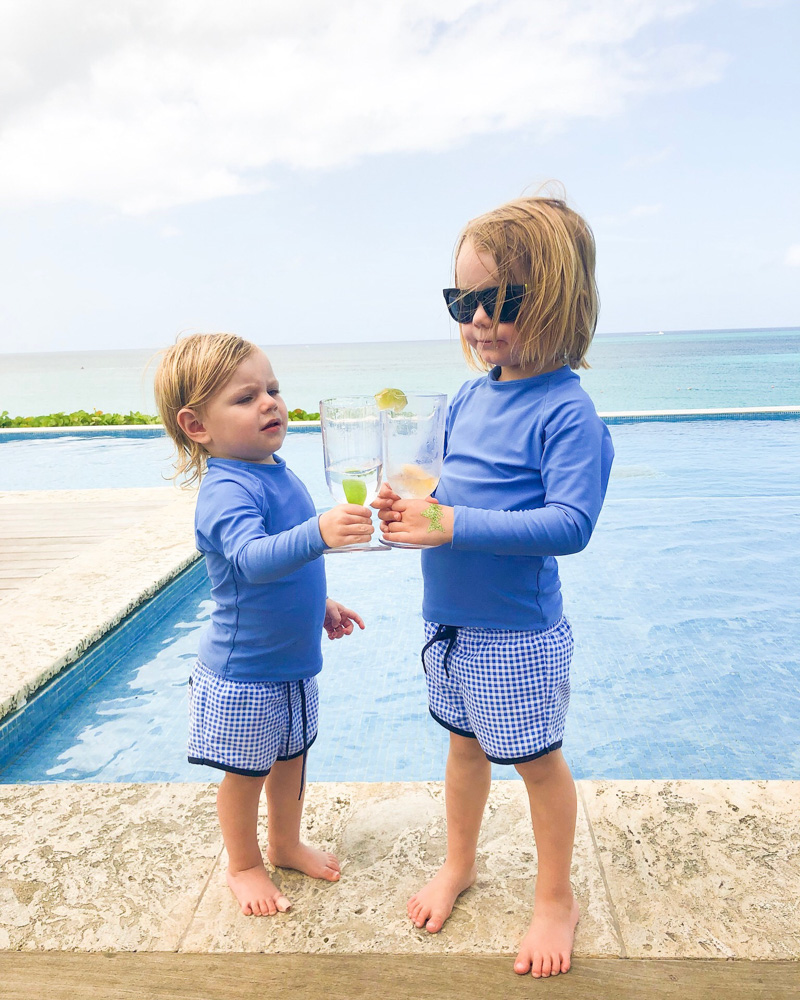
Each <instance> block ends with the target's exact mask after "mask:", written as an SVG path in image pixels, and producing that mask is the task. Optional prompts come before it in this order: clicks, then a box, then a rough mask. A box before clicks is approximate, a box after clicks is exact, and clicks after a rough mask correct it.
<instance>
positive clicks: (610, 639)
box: [0, 420, 800, 782]
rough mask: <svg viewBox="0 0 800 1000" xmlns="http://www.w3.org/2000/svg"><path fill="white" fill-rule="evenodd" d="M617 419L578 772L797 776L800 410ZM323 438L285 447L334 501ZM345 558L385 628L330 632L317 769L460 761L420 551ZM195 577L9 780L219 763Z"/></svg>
mask: <svg viewBox="0 0 800 1000" xmlns="http://www.w3.org/2000/svg"><path fill="white" fill-rule="evenodd" d="M612 434H613V438H614V444H615V447H616V452H617V458H616V462H615V466H614V472H613V474H612V479H611V483H610V485H609V492H608V497H607V500H606V505H605V508H604V510H603V513H602V515H601V518H600V522H599V524H598V527H597V530H596V531H595V534H594V537H593V539H592V541H591V543H590V545H589V547H588V549H586V550H585V551H584V552H582V553H579V554H578V555H575V556H570V557H565V558H563V559H561V560H559V564H560V569H561V577H562V581H563V589H564V597H565V610H566V613H567V614H568V616H569V618H570V620H571V622H572V625H573V629H574V632H575V637H576V649H575V658H574V661H573V668H572V685H573V693H572V702H571V706H570V712H569V716H568V719H567V730H566V734H565V740H564V753H565V756H566V757H567V759H568V761H569V763H570V765H571V767H572V769H573V773H574V774H575V776H576V777H579V778H616V779H619V778H722V779H732V778H761V779H768V778H797V777H798V776H800V745H799V742H798V738H797V731H798V728H797V719H798V718H800V693H799V691H798V688H799V685H798V676H799V675H800V610H798V601H797V596H796V595H797V594H798V593H800V420H758V421H757V420H752V421H751V420H735V421H734V420H731V421H727V420H719V421H711V422H702V423H638V424H627V425H622V426H615V427H612ZM83 443H84V444H87V442H83ZM151 444H152V442H151ZM162 444H163V442H162ZM4 447H8V446H7V445H6V446H4ZM320 452H321V448H320V440H319V435H316V434H302V435H292V436H290V438H289V439H287V445H286V447H285V451H284V454H285V457H286V458H287V461H288V462H289V464H290V465H291V466H292V467H293V468H295V469H297V471H299V472H300V474H301V475H302V476H303V477H304V478H305V479H306V480H307V481H308V482H309V485H310V487H311V490H312V494H313V495H314V498H315V500H316V501H317V503H319V504H327V503H329V502H330V500H329V498H328V497H327V494H326V492H325V488H324V481H323V479H322V474H321V468H322V461H321V454H320ZM326 568H327V572H328V578H329V593H330V594H331V596H333V597H335V598H337V599H339V600H341V601H342V602H344V603H345V604H348V605H350V606H351V607H353V608H355V609H356V610H357V611H359V612H360V613H361V614H362V615H363V616H364V618H365V620H366V622H367V625H368V629H367V631H365V632H364V633H360V634H356V635H354V636H351V637H347V638H344V639H342V640H339V641H336V642H332V643H331V642H328V641H327V640H324V647H323V648H324V652H325V654H326V659H325V669H324V670H323V673H322V675H321V677H320V692H321V716H320V735H319V738H318V740H317V743H316V744H315V746H314V748H313V750H312V752H311V754H310V757H309V776H310V778H311V779H312V780H354V781H378V780H381V781H388V780H425V779H441V778H443V777H444V764H445V759H446V752H447V734H446V733H445V731H444V730H442V729H441V728H440V727H439V726H438V725H437V724H436V723H434V722H433V721H432V720H431V719H430V717H429V716H428V714H427V707H426V700H425V689H424V679H423V675H422V670H421V666H420V662H419V647H420V645H421V634H422V625H421V619H420V614H419V608H420V601H421V579H420V573H419V557H418V554H417V553H415V552H401V551H393V552H390V553H380V554H372V553H352V554H347V555H344V554H336V555H333V556H330V557H326ZM178 591H180V596H179V597H177V598H176V600H175V601H174V602H173V603H172V606H171V607H169V608H168V609H167V610H166V614H164V617H162V618H161V619H160V621H158V622H157V623H153V625H152V627H151V628H148V629H146V630H145V631H147V632H148V633H149V634H148V635H147V637H146V638H145V639H142V640H140V641H137V642H136V644H135V645H133V647H132V648H129V649H127V650H124V649H123V648H122V647H124V642H122V641H117V642H116V650H115V652H114V654H113V657H112V656H111V655H109V662H108V663H107V666H108V667H109V668H111V667H113V669H108V670H107V672H106V673H105V674H104V676H102V678H101V679H100V680H99V681H98V682H97V683H96V684H94V686H92V687H91V688H90V689H89V690H88V691H86V692H85V693H84V694H83V695H82V696H80V697H79V698H77V699H76V700H75V701H73V702H72V703H71V704H70V705H68V706H67V707H66V708H65V709H64V711H63V712H62V713H61V714H60V715H58V716H57V718H54V719H53V724H52V725H51V726H50V728H49V729H47V730H46V731H44V732H43V733H41V734H40V735H39V736H38V737H37V738H36V739H35V741H34V742H33V745H32V746H29V747H28V748H27V749H25V750H24V751H23V752H21V753H20V754H18V756H16V757H15V758H14V759H12V760H11V761H10V762H8V763H7V764H6V766H5V767H4V768H3V769H2V771H0V781H3V782H18V781H57V780H88V781H169V780H180V781H184V780H186V781H208V780H212V779H216V778H218V777H219V776H220V775H219V773H218V772H214V771H212V770H211V769H207V768H203V767H196V766H193V765H189V764H188V763H187V762H186V759H185V736H186V711H187V710H186V680H187V677H188V674H189V671H190V669H191V665H192V662H193V659H194V655H195V650H196V648H197V639H198V634H199V630H200V629H201V628H202V627H203V625H204V623H205V621H206V620H207V618H208V615H209V611H210V601H209V598H208V584H207V579H206V578H205V574H204V570H203V567H202V564H198V566H196V567H195V568H193V569H192V570H190V571H189V572H188V574H187V576H186V577H185V579H184V581H183V582H182V583H181V585H180V587H176V593H178ZM137 614H138V615H140V616H147V614H148V610H147V609H146V608H145V609H143V610H141V611H139V612H138V613H137ZM159 614H163V611H159ZM123 629H124V626H123ZM123 634H124V633H123ZM115 661H116V662H115ZM45 695H46V692H45V694H43V695H42V696H40V697H45ZM494 775H495V777H498V778H513V777H515V776H516V772H515V771H514V769H513V768H509V767H495V768H494Z"/></svg>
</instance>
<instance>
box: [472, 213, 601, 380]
mask: <svg viewBox="0 0 800 1000" xmlns="http://www.w3.org/2000/svg"><path fill="white" fill-rule="evenodd" d="M467 242H468V243H469V244H470V245H471V246H472V248H473V249H474V250H475V251H477V252H478V253H486V254H488V255H489V256H490V257H491V258H492V260H493V261H494V263H495V266H496V268H497V275H498V286H499V292H498V296H497V303H498V308H497V309H496V310H495V316H499V312H500V309H499V307H500V306H501V305H502V303H503V300H504V299H505V294H506V289H507V287H508V286H509V285H526V286H527V287H526V290H525V294H524V295H523V298H522V304H521V306H520V310H519V315H518V316H517V319H516V320H515V321H514V325H515V326H516V328H517V330H518V331H519V332H520V340H519V343H520V347H521V351H520V357H519V362H518V363H519V364H521V365H524V366H526V367H527V366H530V367H532V368H533V369H534V370H535V371H545V370H547V369H548V368H552V367H553V366H554V365H563V364H567V365H569V367H570V368H588V367H589V365H588V364H587V363H586V361H585V360H584V359H585V356H586V352H587V351H588V349H589V345H590V344H591V342H592V337H593V336H594V331H595V327H596V326H597V313H598V310H599V307H600V300H599V298H598V294H597V285H596V284H595V277H594V266H595V243H594V236H593V235H592V231H591V229H590V228H589V226H588V224H587V223H586V222H585V221H584V219H583V218H581V216H580V215H578V213H577V212H574V211H573V210H572V209H571V208H569V207H568V206H567V204H566V201H564V200H563V199H562V198H551V197H538V196H537V197H530V198H519V199H518V200H516V201H510V202H508V203H507V204H505V205H501V206H500V207H499V208H496V209H494V211H492V212H487V213H486V214H485V215H481V216H479V217H478V218H477V219H473V220H472V221H471V222H468V223H467V225H466V226H465V228H464V230H463V232H462V233H461V235H460V236H459V239H458V242H457V244H456V250H455V258H456V268H457V267H458V254H459V252H460V250H461V248H462V247H463V246H464V244H465V243H467ZM456 284H458V280H457V278H456ZM497 326H498V323H497V321H496V320H495V319H494V318H493V320H492V335H493V337H496V336H497ZM461 346H462V349H463V351H464V355H465V357H466V359H467V362H468V363H469V364H470V365H471V366H472V367H473V368H476V369H478V370H479V371H486V370H487V369H489V368H491V365H489V364H487V363H486V362H485V361H483V360H482V359H481V358H480V356H479V355H478V354H477V352H476V351H475V350H474V348H472V347H471V346H470V345H469V344H468V343H467V342H466V341H465V339H464V337H463V336H462V338H461Z"/></svg>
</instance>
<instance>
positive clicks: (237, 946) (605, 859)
mask: <svg viewBox="0 0 800 1000" xmlns="http://www.w3.org/2000/svg"><path fill="white" fill-rule="evenodd" d="M215 791H216V786H215V785H213V784H188V783H187V784H168V785H167V784H161V785H156V784H135V785H134V784H113V785H110V784H106V785H93V784H74V783H58V784H48V785H5V786H0V951H3V950H5V951H8V950H12V951H13V950H25V951H28V950H53V949H56V950H65V951H81V952H85V951H103V952H106V951H139V952H141V951H146V952H151V951H152V952H189V953H200V954H211V953H214V954H216V953H237V954H241V953H257V952H268V953H270V954H323V955H325V954H327V955H330V954H387V955H408V956H416V955H428V956H430V955H447V954H462V955H502V954H508V955H510V954H513V953H514V949H515V947H516V945H517V943H518V939H519V937H520V933H521V932H522V931H523V930H524V928H525V926H526V922H527V918H528V914H529V912H530V910H531V908H532V904H533V881H532V876H533V875H534V873H535V869H536V862H535V853H534V850H533V842H532V835H531V830H530V819H529V815H528V808H527V800H526V796H525V791H524V788H523V786H522V784H521V782H518V781H499V782H495V783H494V784H493V786H492V791H491V796H490V800H489V805H488V808H487V812H486V816H485V820H484V824H483V830H482V834H481V839H480V845H479V871H480V874H479V878H478V882H477V884H476V885H475V886H474V887H473V888H472V889H471V890H470V891H469V892H467V893H465V894H464V895H463V896H462V897H461V899H460V900H459V902H458V903H457V905H456V909H455V911H454V913H453V916H452V917H451V919H450V920H449V922H448V923H447V925H446V927H445V929H444V930H443V931H442V933H441V934H438V935H429V934H428V933H427V932H425V931H419V930H417V929H416V928H414V927H412V926H411V925H410V923H409V921H408V919H407V917H406V915H405V902H406V899H407V897H408V896H409V895H411V894H412V893H413V892H414V891H415V889H416V888H418V887H419V885H420V884H421V883H422V882H424V881H425V880H426V879H427V878H429V877H430V875H432V874H433V872H434V871H435V870H436V868H437V866H438V864H439V862H440V859H441V857H442V855H443V853H444V848H445V824H444V799H443V785H442V783H441V782H420V783H418V782H398V783H374V784H373V783H347V782H341V783H324V784H315V783H311V784H310V786H309V789H308V797H307V806H306V810H305V816H304V833H303V835H304V838H306V839H307V840H309V841H311V842H314V843H316V844H318V845H320V846H324V847H326V848H327V849H329V850H333V851H334V852H335V853H336V854H337V855H338V857H339V859H340V861H341V863H342V879H341V881H340V882H339V883H337V884H328V883H320V882H317V881H315V880H312V879H308V878H306V877H304V876H302V875H300V874H298V873H295V872H290V871H285V870H281V871H279V872H278V875H277V877H278V879H279V881H280V884H281V886H282V888H283V889H284V891H285V892H286V894H287V895H288V896H289V898H290V899H291V900H292V903H293V906H292V909H291V910H290V911H289V912H288V913H286V914H280V915H278V916H275V917H271V918H252V917H250V918H248V917H244V916H243V915H242V914H241V913H240V912H239V910H238V907H237V906H236V904H235V902H234V900H233V897H232V896H231V894H230V892H229V890H228V888H227V886H226V884H225V876H224V871H225V856H224V851H223V847H222V842H221V839H220V835H219V830H218V827H217V821H216V812H215V808H214V798H215ZM578 791H579V797H580V808H579V812H578V828H577V837H576V847H575V860H574V867H573V885H574V888H575V891H576V893H577V896H578V899H579V902H580V906H581V910H582V918H581V922H580V924H579V927H578V933H577V936H576V940H575V954H576V957H577V958H578V959H580V958H604V957H605V958H627V959H676V958H692V959H757V960H763V961H781V960H783V961H786V960H796V959H798V958H800V832H798V828H797V821H796V817H797V816H798V814H799V813H800V783H798V782H783V781H772V782H751V781H743V782H736V781H734V782H723V781H710V782H705V781H615V782H609V781H581V782H578ZM261 818H262V829H261V835H262V840H264V841H265V840H266V826H265V824H264V819H265V817H264V816H263V815H262V817H261ZM798 968H800V967H798ZM798 986H800V979H799V980H798Z"/></svg>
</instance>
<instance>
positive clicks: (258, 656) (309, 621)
mask: <svg viewBox="0 0 800 1000" xmlns="http://www.w3.org/2000/svg"><path fill="white" fill-rule="evenodd" d="M195 538H196V542H197V548H198V549H199V550H200V551H201V552H202V553H203V555H204V556H205V557H206V566H207V567H208V575H209V577H210V579H211V596H212V598H213V600H214V602H215V607H214V609H213V611H212V612H211V625H210V626H209V628H208V629H206V631H205V632H204V633H203V636H202V638H201V640H200V649H199V653H198V655H199V658H200V659H201V660H202V662H203V663H204V664H205V665H206V666H207V667H209V669H211V670H213V671H215V673H218V674H220V676H222V677H224V678H226V679H227V680H235V681H293V680H300V679H301V678H305V677H311V676H313V675H314V674H318V673H319V671H320V670H321V669H322V623H323V621H324V618H325V595H326V583H325V566H324V560H322V559H320V558H319V557H320V556H321V555H322V552H323V551H324V549H325V543H324V542H323V540H322V535H321V534H320V531H319V519H318V517H317V514H316V512H315V509H314V503H313V501H312V500H311V497H310V495H309V493H308V490H307V489H306V488H305V486H304V485H303V484H302V483H301V482H300V480H299V479H298V478H297V476H295V474H294V473H293V472H291V471H290V470H289V469H288V468H287V467H286V463H285V462H284V461H283V459H282V458H280V457H279V456H278V455H276V456H275V465H261V464H259V463H257V462H239V461H234V460H232V459H222V458H210V459H209V460H208V472H207V473H206V475H205V476H204V478H203V481H202V484H201V486H200V491H199V494H198V497H197V509H196V512H195Z"/></svg>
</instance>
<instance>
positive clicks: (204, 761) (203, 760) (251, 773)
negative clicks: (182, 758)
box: [186, 751, 302, 778]
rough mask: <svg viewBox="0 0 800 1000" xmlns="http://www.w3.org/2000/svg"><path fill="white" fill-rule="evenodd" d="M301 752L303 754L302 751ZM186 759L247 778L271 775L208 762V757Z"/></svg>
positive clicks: (212, 761)
mask: <svg viewBox="0 0 800 1000" xmlns="http://www.w3.org/2000/svg"><path fill="white" fill-rule="evenodd" d="M300 752H301V753H302V751H300ZM186 759H187V760H188V761H189V763H190V764H205V765H206V767H216V768H217V770H219V771H228V772H230V773H231V774H241V775H244V777H245V778H266V776H267V775H268V774H269V770H267V771H248V770H247V769H246V768H244V767H231V765H230V764H220V763H219V761H216V760H208V758H206V757H187V758H186ZM270 770H271V769H270Z"/></svg>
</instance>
